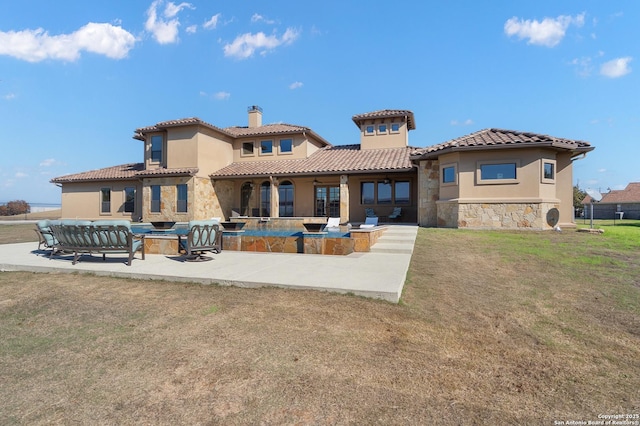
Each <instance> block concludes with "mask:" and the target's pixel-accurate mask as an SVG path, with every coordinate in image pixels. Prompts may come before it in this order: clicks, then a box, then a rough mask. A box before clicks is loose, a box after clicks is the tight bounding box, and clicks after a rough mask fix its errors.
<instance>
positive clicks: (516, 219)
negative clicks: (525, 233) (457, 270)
mask: <svg viewBox="0 0 640 426" xmlns="http://www.w3.org/2000/svg"><path fill="white" fill-rule="evenodd" d="M558 207H559V205H558V204H554V203H457V202H451V203H439V204H438V226H440V227H449V228H456V227H457V228H467V229H531V230H546V229H551V226H549V225H548V224H547V213H548V212H549V210H550V209H552V208H558Z"/></svg>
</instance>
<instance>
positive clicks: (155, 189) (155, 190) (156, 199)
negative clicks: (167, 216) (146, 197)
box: [151, 185, 161, 213]
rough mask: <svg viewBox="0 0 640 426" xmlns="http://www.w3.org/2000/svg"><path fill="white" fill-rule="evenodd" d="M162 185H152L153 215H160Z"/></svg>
mask: <svg viewBox="0 0 640 426" xmlns="http://www.w3.org/2000/svg"><path fill="white" fill-rule="evenodd" d="M160 202H161V200H160V185H151V213H160Z"/></svg>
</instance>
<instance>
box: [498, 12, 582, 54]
mask: <svg viewBox="0 0 640 426" xmlns="http://www.w3.org/2000/svg"><path fill="white" fill-rule="evenodd" d="M584 15H585V14H584V13H581V14H580V15H576V16H575V17H572V16H565V15H561V16H558V17H557V18H544V19H543V20H542V21H537V20H535V19H534V20H529V19H527V20H524V19H519V18H517V17H515V16H514V17H513V18H511V19H509V20H508V21H507V22H505V24H504V32H505V34H507V35H508V36H509V37H512V36H517V37H518V38H519V39H520V40H522V39H528V41H527V44H535V45H540V46H546V47H554V46H555V45H557V44H558V43H560V41H561V40H562V39H563V38H564V36H565V33H566V31H567V28H569V25H575V26H577V27H581V26H583V25H584Z"/></svg>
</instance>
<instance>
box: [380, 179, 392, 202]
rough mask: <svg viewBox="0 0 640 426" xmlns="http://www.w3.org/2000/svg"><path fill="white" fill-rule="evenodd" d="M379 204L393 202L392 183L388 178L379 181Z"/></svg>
mask: <svg viewBox="0 0 640 426" xmlns="http://www.w3.org/2000/svg"><path fill="white" fill-rule="evenodd" d="M378 204H391V183H390V182H389V181H388V180H384V181H381V182H378Z"/></svg>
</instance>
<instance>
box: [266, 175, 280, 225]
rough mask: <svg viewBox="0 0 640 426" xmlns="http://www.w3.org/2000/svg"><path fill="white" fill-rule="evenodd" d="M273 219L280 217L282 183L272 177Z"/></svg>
mask: <svg viewBox="0 0 640 426" xmlns="http://www.w3.org/2000/svg"><path fill="white" fill-rule="evenodd" d="M269 180H270V181H271V217H280V192H279V191H278V188H279V185H280V182H279V181H278V178H277V177H273V176H271V177H270V178H269Z"/></svg>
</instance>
